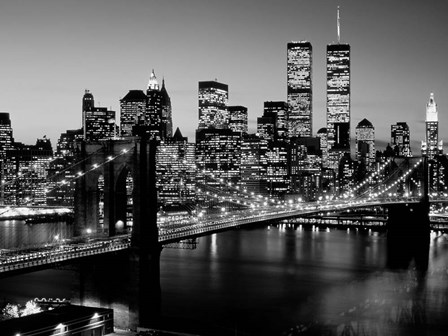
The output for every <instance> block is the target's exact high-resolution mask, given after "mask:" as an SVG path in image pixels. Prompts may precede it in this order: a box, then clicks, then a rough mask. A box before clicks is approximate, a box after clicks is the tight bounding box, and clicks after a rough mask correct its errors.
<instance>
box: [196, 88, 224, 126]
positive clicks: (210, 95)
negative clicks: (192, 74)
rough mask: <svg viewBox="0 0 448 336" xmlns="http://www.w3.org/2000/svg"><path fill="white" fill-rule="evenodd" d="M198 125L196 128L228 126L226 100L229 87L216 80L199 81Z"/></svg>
mask: <svg viewBox="0 0 448 336" xmlns="http://www.w3.org/2000/svg"><path fill="white" fill-rule="evenodd" d="M198 98H199V127H198V129H200V130H201V129H207V128H216V129H224V128H228V127H229V114H228V111H227V101H228V99H229V87H228V85H227V84H223V83H219V82H217V81H204V82H199V91H198Z"/></svg>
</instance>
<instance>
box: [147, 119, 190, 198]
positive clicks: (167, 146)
mask: <svg viewBox="0 0 448 336" xmlns="http://www.w3.org/2000/svg"><path fill="white" fill-rule="evenodd" d="M156 171H157V187H158V190H159V194H158V200H159V202H160V203H161V205H162V206H168V205H176V206H179V205H186V204H189V203H193V202H194V199H195V195H196V185H195V182H196V181H195V179H196V164H195V145H194V143H189V142H188V138H186V137H183V136H182V133H181V132H180V130H179V128H177V129H176V132H175V133H174V136H173V137H169V138H167V139H165V140H162V141H161V142H160V144H159V145H158V146H157V153H156Z"/></svg>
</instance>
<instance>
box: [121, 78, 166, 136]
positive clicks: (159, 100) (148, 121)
mask: <svg viewBox="0 0 448 336" xmlns="http://www.w3.org/2000/svg"><path fill="white" fill-rule="evenodd" d="M120 108H121V115H120V121H121V135H122V136H132V135H133V133H132V128H133V127H134V126H137V125H139V126H144V128H145V130H146V132H147V133H149V134H150V136H151V137H152V138H156V139H159V140H164V139H166V138H167V137H171V136H172V133H173V122H172V109H171V99H170V96H169V95H168V92H167V90H166V87H165V80H163V81H162V87H161V88H160V86H159V83H158V81H157V77H156V75H155V73H154V70H152V71H151V75H150V77H149V81H148V86H147V89H146V94H145V93H144V92H143V91H142V90H130V91H129V92H128V94H127V95H126V96H125V97H124V98H122V99H121V100H120Z"/></svg>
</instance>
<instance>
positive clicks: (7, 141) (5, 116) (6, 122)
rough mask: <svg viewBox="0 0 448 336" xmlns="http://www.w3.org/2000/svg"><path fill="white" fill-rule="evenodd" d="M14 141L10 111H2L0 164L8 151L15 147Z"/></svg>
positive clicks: (0, 116) (0, 115)
mask: <svg viewBox="0 0 448 336" xmlns="http://www.w3.org/2000/svg"><path fill="white" fill-rule="evenodd" d="M13 142H14V139H13V137H12V127H11V119H10V118H9V113H5V112H0V165H1V164H2V162H4V160H5V157H6V151H7V150H8V149H12V148H13ZM0 175H1V171H0Z"/></svg>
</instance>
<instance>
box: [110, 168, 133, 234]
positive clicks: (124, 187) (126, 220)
mask: <svg viewBox="0 0 448 336" xmlns="http://www.w3.org/2000/svg"><path fill="white" fill-rule="evenodd" d="M133 188H134V179H133V177H132V174H131V171H130V170H129V168H127V167H124V168H123V169H122V170H121V172H120V173H119V175H118V178H117V183H116V186H115V222H114V223H113V224H114V230H115V234H123V233H127V232H129V231H130V229H131V228H132V206H133V202H132V191H133Z"/></svg>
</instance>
